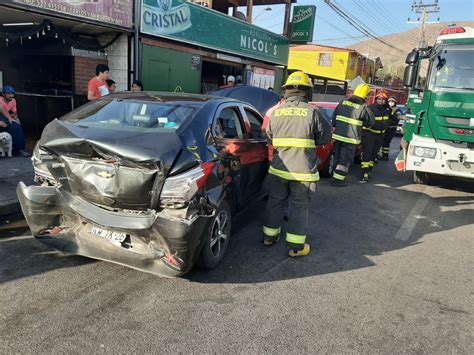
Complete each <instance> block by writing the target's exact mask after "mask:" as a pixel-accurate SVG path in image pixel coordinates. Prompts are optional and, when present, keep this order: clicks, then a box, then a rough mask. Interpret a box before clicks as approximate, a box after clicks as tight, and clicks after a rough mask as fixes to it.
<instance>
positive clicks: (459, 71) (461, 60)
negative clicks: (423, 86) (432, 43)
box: [429, 45, 474, 90]
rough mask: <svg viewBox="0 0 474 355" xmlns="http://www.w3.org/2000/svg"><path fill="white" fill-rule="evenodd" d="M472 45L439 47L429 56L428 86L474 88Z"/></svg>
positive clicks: (473, 48) (433, 87)
mask: <svg viewBox="0 0 474 355" xmlns="http://www.w3.org/2000/svg"><path fill="white" fill-rule="evenodd" d="M473 55H474V46H472V45H468V46H466V45H453V46H445V47H442V48H440V50H438V51H437V52H436V53H435V54H434V55H433V57H432V58H431V68H430V82H429V85H430V88H431V89H435V88H454V89H467V90H474V60H472V58H473Z"/></svg>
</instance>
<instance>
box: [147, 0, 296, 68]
mask: <svg viewBox="0 0 474 355" xmlns="http://www.w3.org/2000/svg"><path fill="white" fill-rule="evenodd" d="M141 18H142V20H141V31H142V32H143V33H146V34H150V35H155V36H160V37H165V38H169V39H174V40H176V41H181V42H186V43H191V44H195V45H198V46H202V47H206V48H212V49H216V50H219V51H225V52H226V53H230V54H236V55H239V56H245V57H250V58H255V59H260V60H264V61H268V62H271V63H275V64H283V65H287V63H288V51H289V49H288V45H289V41H288V39H287V38H286V37H283V36H280V35H277V34H275V33H273V32H270V31H267V30H264V29H262V28H259V27H256V26H252V25H250V24H248V23H246V22H244V21H241V20H238V19H236V18H233V17H230V16H227V15H224V14H222V13H220V12H217V11H214V10H210V9H208V8H205V7H203V6H199V5H196V4H192V3H189V2H186V1H184V0H143V6H142V16H141Z"/></svg>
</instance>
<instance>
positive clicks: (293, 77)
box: [283, 71, 313, 88]
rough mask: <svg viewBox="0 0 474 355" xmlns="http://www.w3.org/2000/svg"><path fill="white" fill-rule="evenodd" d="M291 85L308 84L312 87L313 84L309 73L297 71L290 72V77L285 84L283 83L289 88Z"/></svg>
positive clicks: (307, 85)
mask: <svg viewBox="0 0 474 355" xmlns="http://www.w3.org/2000/svg"><path fill="white" fill-rule="evenodd" d="M289 86H295V87H297V86H306V87H310V88H312V87H313V84H312V83H311V79H310V78H309V76H308V74H306V73H304V72H302V71H295V72H294V73H291V74H290V76H289V77H288V79H286V83H285V85H283V87H284V88H288V87H289Z"/></svg>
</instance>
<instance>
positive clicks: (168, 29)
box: [140, 0, 289, 93]
mask: <svg viewBox="0 0 474 355" xmlns="http://www.w3.org/2000/svg"><path fill="white" fill-rule="evenodd" d="M140 32H141V49H140V50H141V56H140V57H141V79H142V81H143V83H144V86H145V88H146V90H159V91H184V92H188V93H207V92H209V91H212V90H214V89H216V88H218V87H220V86H223V85H225V84H226V82H227V77H228V76H229V75H232V76H234V77H235V78H236V79H237V82H238V83H239V82H241V83H246V84H250V85H254V86H260V87H262V88H265V89H268V88H278V89H279V88H280V87H281V85H282V84H283V80H284V77H285V75H286V65H287V62H288V51H289V40H288V38H286V37H283V36H280V35H277V34H275V33H273V32H270V31H267V30H265V29H262V28H260V27H257V26H253V25H251V24H250V23H248V22H246V21H243V20H242V19H239V18H236V17H234V16H230V15H227V14H225V13H222V12H220V11H216V10H213V9H211V8H208V7H206V6H201V5H199V4H195V3H190V2H187V1H183V0H169V1H168V2H167V4H166V5H163V4H161V3H157V2H156V1H152V0H144V1H143V3H142V9H141V24H140Z"/></svg>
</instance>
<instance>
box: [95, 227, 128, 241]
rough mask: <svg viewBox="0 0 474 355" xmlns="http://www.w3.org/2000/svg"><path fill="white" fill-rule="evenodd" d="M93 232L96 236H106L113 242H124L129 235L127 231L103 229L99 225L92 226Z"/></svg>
mask: <svg viewBox="0 0 474 355" xmlns="http://www.w3.org/2000/svg"><path fill="white" fill-rule="evenodd" d="M91 234H92V235H93V236H95V237H99V238H104V239H107V240H110V241H112V242H119V243H122V242H123V241H124V240H125V238H126V237H127V234H126V233H123V232H114V231H110V230H107V229H102V228H99V227H92V229H91Z"/></svg>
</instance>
